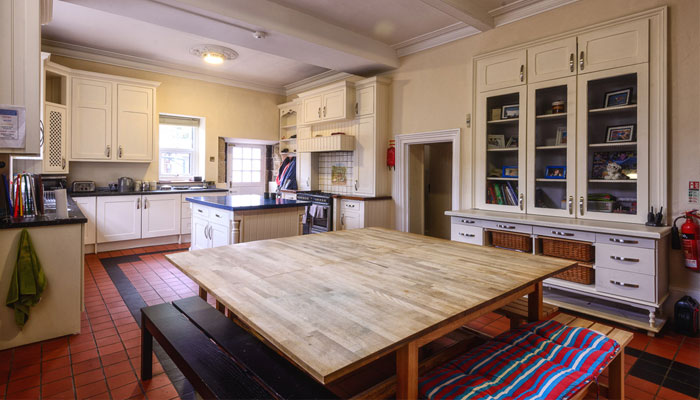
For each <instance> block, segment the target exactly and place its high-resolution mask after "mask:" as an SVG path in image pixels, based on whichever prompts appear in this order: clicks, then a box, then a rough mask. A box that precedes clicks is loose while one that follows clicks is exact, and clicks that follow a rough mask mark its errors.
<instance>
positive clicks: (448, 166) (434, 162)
mask: <svg viewBox="0 0 700 400" xmlns="http://www.w3.org/2000/svg"><path fill="white" fill-rule="evenodd" d="M409 154H410V158H409V163H410V165H409V167H408V168H409V192H410V195H409V199H408V209H409V213H410V217H409V232H412V233H418V234H421V235H426V236H433V237H437V238H443V239H449V238H450V217H449V216H447V215H445V211H448V210H451V209H452V143H450V142H442V143H426V144H412V145H409Z"/></svg>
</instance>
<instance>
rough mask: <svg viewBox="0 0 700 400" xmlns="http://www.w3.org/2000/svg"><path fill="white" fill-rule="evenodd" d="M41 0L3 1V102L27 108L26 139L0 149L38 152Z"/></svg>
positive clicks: (0, 61)
mask: <svg viewBox="0 0 700 400" xmlns="http://www.w3.org/2000/svg"><path fill="white" fill-rule="evenodd" d="M39 3H40V2H39V1H37V0H34V1H29V0H3V1H0V75H2V79H0V104H7V105H13V106H21V107H24V108H25V118H26V126H25V132H26V139H25V144H24V146H23V147H21V148H6V147H2V146H0V153H15V154H39V152H40V148H41V146H40V133H39V120H40V119H41V104H40V103H41V96H40V90H41V89H40V86H41V58H40V51H41V49H40V47H41V32H40V25H39V13H40V12H39Z"/></svg>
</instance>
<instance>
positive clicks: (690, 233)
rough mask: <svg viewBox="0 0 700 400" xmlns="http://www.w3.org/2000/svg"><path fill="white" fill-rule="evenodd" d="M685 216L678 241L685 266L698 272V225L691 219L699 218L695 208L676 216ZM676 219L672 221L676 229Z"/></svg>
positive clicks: (699, 253) (699, 238)
mask: <svg viewBox="0 0 700 400" xmlns="http://www.w3.org/2000/svg"><path fill="white" fill-rule="evenodd" d="M679 218H685V223H684V224H683V225H682V226H681V232H680V241H681V247H682V248H683V258H684V259H685V266H686V268H688V269H690V270H693V271H695V272H700V227H698V225H697V224H696V223H695V221H693V218H700V217H698V215H697V210H693V211H687V212H686V213H685V215H681V216H680V217H678V218H676V221H677V220H678V219H679ZM676 221H673V225H674V230H676V227H675V225H676Z"/></svg>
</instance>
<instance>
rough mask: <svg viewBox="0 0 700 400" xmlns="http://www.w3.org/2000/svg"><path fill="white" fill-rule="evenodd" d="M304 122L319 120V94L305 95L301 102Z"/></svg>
mask: <svg viewBox="0 0 700 400" xmlns="http://www.w3.org/2000/svg"><path fill="white" fill-rule="evenodd" d="M301 106H302V110H303V111H302V112H303V115H304V123H307V124H308V123H311V122H317V121H320V120H321V95H318V96H312V97H306V98H304V99H303V100H302V102H301Z"/></svg>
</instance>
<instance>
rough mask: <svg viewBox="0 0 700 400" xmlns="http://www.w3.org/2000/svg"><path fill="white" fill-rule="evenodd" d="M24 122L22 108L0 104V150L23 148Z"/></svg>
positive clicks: (24, 136) (23, 110) (24, 138)
mask: <svg viewBox="0 0 700 400" xmlns="http://www.w3.org/2000/svg"><path fill="white" fill-rule="evenodd" d="M25 122H26V121H25V108H24V107H17V106H10V105H4V104H0V148H9V149H21V148H24V145H25V140H26V131H25Z"/></svg>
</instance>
